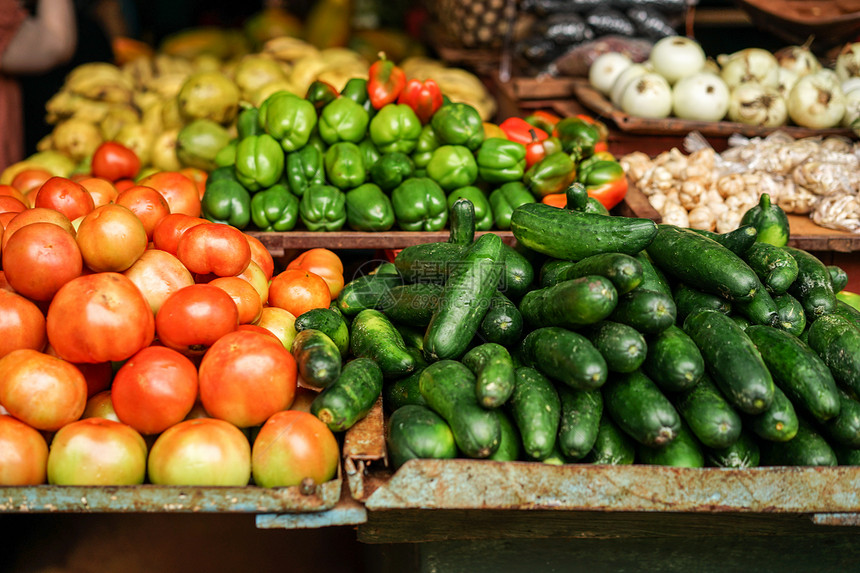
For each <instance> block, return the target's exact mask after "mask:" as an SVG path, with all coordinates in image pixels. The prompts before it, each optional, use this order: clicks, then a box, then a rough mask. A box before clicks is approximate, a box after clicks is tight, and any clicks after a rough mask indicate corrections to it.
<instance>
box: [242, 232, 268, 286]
mask: <svg viewBox="0 0 860 573" xmlns="http://www.w3.org/2000/svg"><path fill="white" fill-rule="evenodd" d="M245 238H246V239H247V240H248V245H250V247H251V260H252V261H254V262H255V263H257V265H258V266H259V267H260V269H262V271H263V272H264V273H265V274H266V281H270V280H272V275H274V274H275V261H274V259H273V258H272V253H270V252H269V249H267V248H266V245H264V244H263V243H262V242H261V241H260V239H258V238H257V237H254V236H253V235H248V234H245Z"/></svg>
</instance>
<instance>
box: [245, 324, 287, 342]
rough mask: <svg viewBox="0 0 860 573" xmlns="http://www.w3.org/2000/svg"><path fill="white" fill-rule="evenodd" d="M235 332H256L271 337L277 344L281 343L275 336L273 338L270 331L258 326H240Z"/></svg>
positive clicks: (272, 333)
mask: <svg viewBox="0 0 860 573" xmlns="http://www.w3.org/2000/svg"><path fill="white" fill-rule="evenodd" d="M236 330H247V331H250V332H256V333H258V334H263V335H265V336H271V337H272V339H273V340H277V341H278V342H279V343H280V342H281V340H280V339H279V338H278V337H277V336H275V333H274V332H272V331H271V330H266V329H265V328H263V327H262V326H260V325H259V324H240V325H239V326H237V327H236Z"/></svg>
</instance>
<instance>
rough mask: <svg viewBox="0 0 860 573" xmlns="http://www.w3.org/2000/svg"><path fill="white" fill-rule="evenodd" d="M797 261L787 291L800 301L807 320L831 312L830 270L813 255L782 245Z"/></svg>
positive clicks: (834, 305) (832, 305)
mask: <svg viewBox="0 0 860 573" xmlns="http://www.w3.org/2000/svg"><path fill="white" fill-rule="evenodd" d="M783 248H784V249H785V250H786V251H787V252H788V253H789V254H790V255H791V256H792V257H794V260H795V261H796V262H797V279H796V280H795V281H794V282H793V283H792V284H791V286H790V287H789V288H788V293H789V294H790V295H791V296H793V297H794V298H796V299H797V300H799V301H800V304H801V305H803V311H804V312H805V313H806V318H807V320H810V321H811V320H814V319H815V318H817V317H819V316H821V315H823V314H828V313H830V312H833V309H834V308H835V307H836V295H835V294H834V292H833V283H832V282H831V281H830V272H828V270H827V267H826V266H825V265H824V263H822V262H821V261H820V260H818V258H816V257H815V255H812V254H810V253H808V252H806V251H803V250H801V249H795V248H793V247H783Z"/></svg>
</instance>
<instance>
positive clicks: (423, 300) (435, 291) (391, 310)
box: [380, 283, 442, 328]
mask: <svg viewBox="0 0 860 573" xmlns="http://www.w3.org/2000/svg"><path fill="white" fill-rule="evenodd" d="M386 298H387V301H386V302H387V304H386V305H385V306H383V307H381V308H380V310H381V311H382V312H384V313H385V316H387V317H388V319H389V320H391V322H394V323H397V324H405V325H408V326H418V327H425V328H426V327H427V325H428V324H430V318H431V317H432V316H433V313H434V312H435V311H436V309H437V308H439V302H440V301H441V300H442V286H440V285H437V284H433V283H412V284H405V285H400V286H396V287H394V288H392V289H391V292H390V296H388V297H386Z"/></svg>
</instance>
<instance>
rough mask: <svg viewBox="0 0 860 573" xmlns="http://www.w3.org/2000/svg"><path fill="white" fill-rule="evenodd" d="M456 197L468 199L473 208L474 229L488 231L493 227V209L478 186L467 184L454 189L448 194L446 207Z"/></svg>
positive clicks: (451, 205) (451, 204) (455, 199)
mask: <svg viewBox="0 0 860 573" xmlns="http://www.w3.org/2000/svg"><path fill="white" fill-rule="evenodd" d="M457 199H468V200H469V201H471V202H472V206H473V207H474V208H475V230H476V231H489V230H490V229H492V228H493V209H492V207H490V202H489V201H488V200H487V196H486V195H484V192H483V191H481V190H480V189H479V188H477V187H475V186H473V185H469V186H467V187H460V188H459V189H455V190H454V191H452V192H451V194H450V195H448V209H449V210H450V209H451V208H452V207H453V206H454V202H455V201H457Z"/></svg>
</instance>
